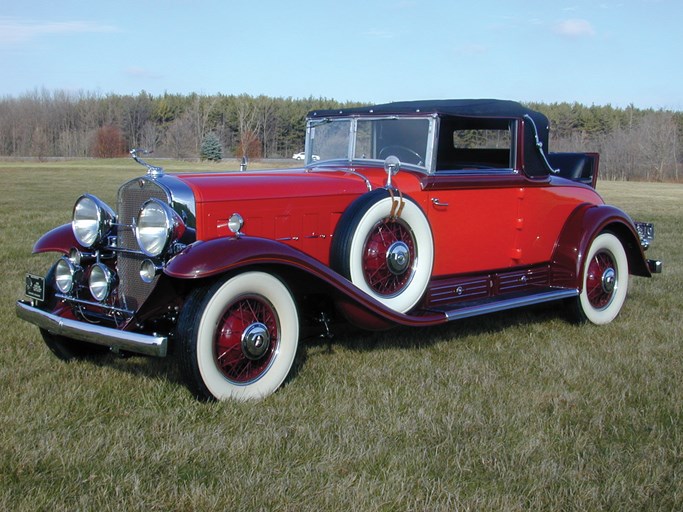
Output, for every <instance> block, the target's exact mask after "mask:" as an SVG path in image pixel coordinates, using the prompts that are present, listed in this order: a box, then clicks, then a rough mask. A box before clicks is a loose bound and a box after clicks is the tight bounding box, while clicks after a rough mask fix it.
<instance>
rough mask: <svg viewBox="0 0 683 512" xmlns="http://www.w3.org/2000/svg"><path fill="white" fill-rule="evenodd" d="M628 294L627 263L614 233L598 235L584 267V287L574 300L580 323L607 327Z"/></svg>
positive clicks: (621, 246)
mask: <svg viewBox="0 0 683 512" xmlns="http://www.w3.org/2000/svg"><path fill="white" fill-rule="evenodd" d="M627 290H628V259H627V258H626V251H624V247H623V245H622V244H621V242H620V241H619V239H618V238H617V237H616V236H615V235H613V234H612V233H608V232H605V233H602V234H600V235H598V236H597V237H596V238H595V240H593V243H592V244H591V246H590V249H589V250H588V254H587V255H586V259H585V261H584V264H583V286H582V289H581V293H580V294H579V296H578V297H577V298H576V299H575V317H576V319H577V320H579V321H584V322H585V321H589V322H591V323H594V324H598V325H602V324H607V323H609V322H611V321H612V320H614V318H615V317H616V316H617V315H618V314H619V311H621V307H622V306H623V304H624V301H625V300H626V292H627Z"/></svg>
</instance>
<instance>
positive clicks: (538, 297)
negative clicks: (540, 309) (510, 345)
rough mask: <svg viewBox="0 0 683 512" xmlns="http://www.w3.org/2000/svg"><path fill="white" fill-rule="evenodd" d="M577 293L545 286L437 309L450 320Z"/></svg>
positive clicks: (567, 296)
mask: <svg viewBox="0 0 683 512" xmlns="http://www.w3.org/2000/svg"><path fill="white" fill-rule="evenodd" d="M578 295H579V291H578V290H577V289H575V288H570V289H567V288H561V289H557V288H547V289H546V291H541V292H535V293H525V294H515V295H514V296H510V295H505V296H503V297H499V298H494V299H485V300H479V301H473V302H466V303H463V304H461V305H458V306H455V305H453V304H449V305H446V306H444V307H443V308H438V310H439V311H441V312H443V313H444V314H445V315H446V319H447V320H448V321H449V322H451V321H453V320H460V319H463V318H470V317H473V316H479V315H487V314H489V313H496V312H498V311H505V310H508V309H514V308H523V307H526V306H533V305H536V304H542V303H544V302H552V301H556V300H562V299H570V298H572V297H577V296H578Z"/></svg>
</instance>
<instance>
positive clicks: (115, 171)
mask: <svg viewBox="0 0 683 512" xmlns="http://www.w3.org/2000/svg"><path fill="white" fill-rule="evenodd" d="M184 165H186V164H183V163H176V162H169V163H168V164H167V167H168V169H169V170H179V169H181V168H183V166H184ZM191 165H192V168H193V169H194V168H202V169H215V170H217V169H218V168H220V167H221V166H220V165H217V164H191ZM227 165H232V163H229V164H227ZM234 165H235V166H236V165H237V164H234ZM225 166H226V164H223V167H225ZM233 168H234V167H233ZM141 170H142V169H141V168H140V167H139V166H137V165H135V164H134V163H133V162H131V161H129V160H126V161H123V160H120V161H111V162H98V161H84V162H75V163H66V162H49V163H34V162H0V179H1V180H2V183H3V188H4V192H3V194H2V195H3V199H2V201H0V214H1V215H2V219H3V226H2V228H0V298H1V303H0V321H1V322H2V325H3V326H4V328H3V330H2V337H1V339H0V383H1V384H0V385H1V386H2V388H1V389H2V392H1V393H0V510H13V511H35V510H50V511H61V510H69V511H71V510H97V511H101V510H145V511H156V510H159V511H165V510H291V511H300V510H316V511H318V510H320V511H335V512H338V511H340V510H362V511H374V510H382V511H384V510H496V511H497V510H615V511H627V510H628V511H630V510H667V511H669V510H681V509H683V485H682V484H681V482H682V481H683V415H682V413H681V404H682V403H683V362H682V357H681V356H682V354H683V350H682V349H683V320H682V319H681V311H682V310H683V254H682V252H681V241H680V235H681V225H682V224H683V185H671V184H649V183H647V184H646V183H613V182H604V183H599V191H600V192H601V193H602V194H603V195H604V197H605V198H606V200H607V201H608V202H610V203H613V204H616V205H618V206H620V207H622V208H624V209H625V210H626V211H628V212H629V213H631V214H632V215H633V217H634V218H637V219H641V220H651V221H654V222H655V223H656V227H657V239H656V240H655V243H654V244H653V247H652V248H651V249H650V253H651V257H657V258H661V259H662V260H663V261H664V263H665V267H664V274H662V275H659V276H655V277H654V278H653V279H641V278H632V279H631V282H630V289H629V297H628V299H627V302H626V305H625V307H624V309H623V310H622V313H621V314H620V316H619V317H618V318H617V320H616V321H615V322H613V323H612V324H610V325H607V326H604V327H595V326H591V325H586V326H577V325H574V324H571V323H568V322H567V321H565V319H564V317H563V315H562V312H561V311H560V310H559V309H558V307H556V306H552V307H549V306H544V307H540V308H532V309H525V310H519V311H515V312H510V313H505V314H497V315H493V316H489V317H485V318H477V319H471V320H467V321H462V322H459V323H454V324H450V325H448V326H445V327H439V328H433V329H422V330H411V329H397V330H393V331H389V332H385V333H358V332H353V331H349V332H345V333H342V334H340V335H339V336H338V337H336V338H335V339H334V343H333V345H332V350H331V351H328V349H327V347H326V345H324V344H308V345H306V346H305V347H304V348H303V349H302V351H301V354H300V356H299V357H300V365H299V369H298V371H297V374H296V375H295V376H294V378H293V379H292V380H291V381H290V382H289V383H288V385H286V386H285V387H284V388H282V389H281V390H280V391H278V392H277V393H275V394H274V395H273V396H271V397H270V398H268V399H266V400H265V401H263V402H259V403H246V404H238V403H209V404H206V403H200V402H197V401H195V400H194V399H193V398H192V396H191V395H190V393H189V392H188V391H187V389H186V388H185V387H184V386H183V385H182V383H181V382H179V380H178V375H177V372H176V370H175V366H174V362H173V360H172V359H164V360H155V359H145V358H130V359H117V358H115V357H114V356H108V357H106V358H104V359H103V360H101V361H97V362H92V361H85V362H74V363H68V364H66V363H62V362H60V361H58V360H57V359H56V358H55V357H53V356H52V355H51V354H50V353H49V351H48V350H47V348H46V347H45V346H44V344H43V342H42V340H41V339H40V336H39V334H38V330H37V329H36V328H35V327H33V326H30V325H28V324H25V323H23V322H20V321H19V320H17V319H16V318H15V315H14V302H15V300H16V299H17V298H20V297H21V295H22V293H23V275H24V272H26V271H27V270H34V271H36V272H41V271H44V269H45V266H46V265H47V264H48V262H51V261H53V259H54V257H53V256H52V255H50V256H39V257H35V256H30V252H31V247H32V245H33V243H34V242H35V240H36V239H37V238H38V237H39V236H40V235H41V234H42V233H43V232H45V231H46V230H48V229H50V228H52V227H54V226H56V225H58V224H61V223H64V222H68V221H69V218H70V213H71V208H72V205H73V202H74V200H75V199H76V198H77V196H78V195H80V194H81V193H82V192H85V191H88V192H92V193H95V194H97V195H99V196H100V197H101V198H103V199H104V200H106V201H108V202H110V204H112V203H113V199H114V197H115V193H116V190H117V188H118V186H119V185H120V184H121V183H122V182H123V181H124V180H126V179H129V178H132V177H134V176H137V175H139V174H141Z"/></svg>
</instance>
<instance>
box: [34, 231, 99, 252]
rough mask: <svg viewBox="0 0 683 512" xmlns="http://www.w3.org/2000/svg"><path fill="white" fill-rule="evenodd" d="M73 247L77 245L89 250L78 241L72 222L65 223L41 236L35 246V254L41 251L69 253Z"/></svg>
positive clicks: (79, 247) (81, 248) (83, 249)
mask: <svg viewBox="0 0 683 512" xmlns="http://www.w3.org/2000/svg"><path fill="white" fill-rule="evenodd" d="M72 247H77V248H78V249H80V250H81V251H87V249H86V248H85V247H83V246H81V244H79V243H78V242H77V241H76V237H74V233H73V231H72V229H71V224H63V225H61V226H59V227H56V228H54V229H53V230H51V231H48V232H47V233H45V234H44V235H43V236H41V237H40V238H39V239H38V241H37V242H36V244H35V245H34V246H33V254H38V253H41V252H61V253H62V254H69V251H70V250H71V248H72Z"/></svg>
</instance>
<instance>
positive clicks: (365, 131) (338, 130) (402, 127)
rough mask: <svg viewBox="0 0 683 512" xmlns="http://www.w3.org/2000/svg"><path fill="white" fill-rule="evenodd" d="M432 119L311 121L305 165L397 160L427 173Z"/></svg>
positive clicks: (430, 158) (391, 118) (429, 160)
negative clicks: (326, 162) (335, 161)
mask: <svg viewBox="0 0 683 512" xmlns="http://www.w3.org/2000/svg"><path fill="white" fill-rule="evenodd" d="M433 123H435V119H434V118H431V117H419V118H418V117H383V118H339V119H325V120H315V121H310V122H309V125H308V130H307V141H306V148H307V153H306V155H307V163H309V164H310V163H312V162H317V161H324V160H349V161H351V160H380V161H384V160H385V159H386V158H387V157H389V156H392V155H393V156H395V157H397V158H398V159H399V160H400V161H401V163H403V164H410V165H414V166H417V167H421V168H423V169H425V170H429V168H430V167H431V160H432V144H431V143H430V139H431V137H430V136H431V134H433V133H434V130H433V129H432V127H433Z"/></svg>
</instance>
